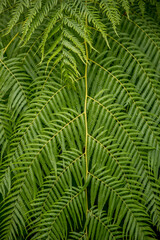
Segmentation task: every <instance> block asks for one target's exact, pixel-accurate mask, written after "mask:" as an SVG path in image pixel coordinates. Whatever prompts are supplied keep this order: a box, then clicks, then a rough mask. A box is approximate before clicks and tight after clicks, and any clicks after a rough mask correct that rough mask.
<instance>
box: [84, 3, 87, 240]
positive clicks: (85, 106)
mask: <svg viewBox="0 0 160 240" xmlns="http://www.w3.org/2000/svg"><path fill="white" fill-rule="evenodd" d="M85 4H86V5H87V1H85ZM85 25H86V28H87V26H88V24H87V17H86V19H85ZM84 45H85V50H86V63H85V102H84V115H85V160H86V181H87V177H88V159H87V157H88V156H87V144H88V126H87V99H88V85H87V71H88V46H87V42H86V39H84ZM85 194H86V219H87V215H88V196H87V195H88V193H87V187H86V189H85ZM87 236H88V233H87V226H86V238H87ZM87 239H88V238H87Z"/></svg>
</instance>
